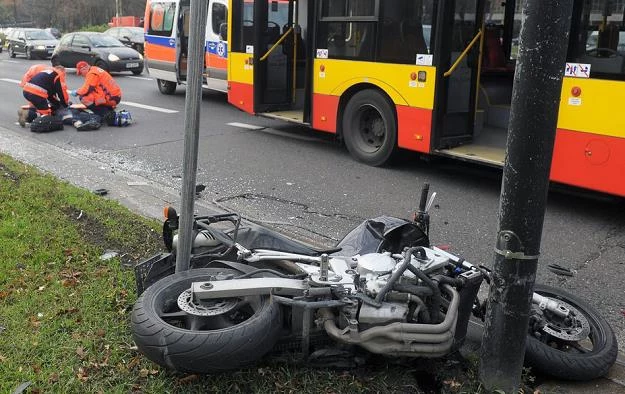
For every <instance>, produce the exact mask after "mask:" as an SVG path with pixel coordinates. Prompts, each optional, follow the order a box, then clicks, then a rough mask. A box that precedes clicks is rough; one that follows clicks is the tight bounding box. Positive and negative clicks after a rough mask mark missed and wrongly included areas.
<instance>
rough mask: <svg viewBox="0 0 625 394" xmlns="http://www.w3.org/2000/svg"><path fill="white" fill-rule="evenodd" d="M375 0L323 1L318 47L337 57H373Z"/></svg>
mask: <svg viewBox="0 0 625 394" xmlns="http://www.w3.org/2000/svg"><path fill="white" fill-rule="evenodd" d="M375 3H376V2H375V0H342V1H330V0H323V1H322V3H321V15H320V20H319V29H318V31H317V46H318V47H319V48H323V47H324V45H325V47H326V48H327V49H328V57H330V58H334V59H356V60H369V61H371V60H373V59H374V56H373V54H374V49H375V48H374V46H375V37H374V36H375V23H376V22H377V19H378V18H377V12H376V9H375Z"/></svg>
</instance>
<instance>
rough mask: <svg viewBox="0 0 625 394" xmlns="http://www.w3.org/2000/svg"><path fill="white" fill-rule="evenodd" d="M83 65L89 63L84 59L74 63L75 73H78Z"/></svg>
mask: <svg viewBox="0 0 625 394" xmlns="http://www.w3.org/2000/svg"><path fill="white" fill-rule="evenodd" d="M85 67H89V63H87V62H86V61H84V60H81V61H79V62H78V63H76V74H78V75H80V70H81V69H83V68H85Z"/></svg>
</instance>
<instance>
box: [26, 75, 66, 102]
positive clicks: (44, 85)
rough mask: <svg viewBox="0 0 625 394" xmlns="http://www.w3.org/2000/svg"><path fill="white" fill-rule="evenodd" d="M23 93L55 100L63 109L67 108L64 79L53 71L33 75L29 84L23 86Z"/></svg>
mask: <svg viewBox="0 0 625 394" xmlns="http://www.w3.org/2000/svg"><path fill="white" fill-rule="evenodd" d="M24 91H25V92H29V93H32V94H35V95H37V96H39V97H43V98H46V99H48V100H57V101H59V103H60V104H61V105H62V106H64V107H67V103H68V101H69V100H68V97H67V86H66V85H65V79H64V78H63V77H62V76H61V75H59V74H58V73H57V72H56V70H54V69H50V70H44V71H41V72H39V73H37V74H35V75H34V76H33V77H32V78H31V79H30V82H27V83H26V84H25V85H24Z"/></svg>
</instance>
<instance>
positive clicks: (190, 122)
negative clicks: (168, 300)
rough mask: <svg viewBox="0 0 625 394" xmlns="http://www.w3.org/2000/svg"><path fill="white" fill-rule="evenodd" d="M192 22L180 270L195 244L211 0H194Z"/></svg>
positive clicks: (190, 27)
mask: <svg viewBox="0 0 625 394" xmlns="http://www.w3.org/2000/svg"><path fill="white" fill-rule="evenodd" d="M189 11H190V13H191V15H190V17H191V20H190V22H189V50H188V54H189V61H188V66H187V94H186V97H185V106H184V112H185V118H184V159H183V163H182V166H183V173H182V202H181V205H182V209H181V212H180V231H179V239H178V252H177V254H176V272H180V271H186V270H187V269H189V262H190V260H191V247H192V245H193V214H194V210H193V205H194V203H195V200H194V199H195V180H196V176H197V154H198V142H199V139H200V104H201V103H202V73H203V72H204V46H205V45H206V40H205V37H206V18H207V16H208V0H191V8H190V10H189Z"/></svg>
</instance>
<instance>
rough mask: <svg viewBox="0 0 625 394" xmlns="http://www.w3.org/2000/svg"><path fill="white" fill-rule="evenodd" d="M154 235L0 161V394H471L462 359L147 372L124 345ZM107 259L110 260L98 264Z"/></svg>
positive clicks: (143, 225) (119, 210)
mask: <svg viewBox="0 0 625 394" xmlns="http://www.w3.org/2000/svg"><path fill="white" fill-rule="evenodd" d="M160 225H161V224H160V223H158V222H157V221H152V220H148V219H145V218H143V217H140V216H137V215H135V214H133V213H132V212H130V211H128V210H127V209H125V208H124V207H122V206H120V205H119V204H118V203H116V202H113V201H110V200H107V199H105V198H102V197H98V196H96V195H94V194H92V193H89V192H88V191H85V190H82V189H78V188H76V187H73V186H71V185H69V184H67V183H63V182H60V181H58V180H56V179H55V178H54V177H51V176H48V175H44V174H41V173H40V172H39V171H37V170H36V169H33V168H32V167H29V166H26V165H24V164H21V163H19V162H16V161H13V160H12V159H10V158H8V157H7V156H3V155H0V377H1V378H0V393H10V392H13V390H15V389H16V388H17V387H18V386H19V385H20V384H22V383H27V382H29V383H30V386H29V388H28V392H31V393H42V392H54V393H57V392H58V393H132V392H141V393H165V392H176V393H206V392H224V393H237V392H240V393H246V392H265V393H275V392H280V393H347V392H349V393H358V392H367V393H371V392H373V393H375V392H380V393H392V392H396V393H404V392H410V393H415V392H420V391H419V388H418V385H417V383H418V381H420V382H419V384H422V383H423V382H422V380H423V377H424V376H426V378H427V379H430V378H431V379H432V381H433V382H435V383H436V384H438V385H439V386H438V388H437V389H436V391H437V392H453V393H461V392H464V393H475V392H481V390H480V388H479V384H476V383H475V382H476V380H477V379H476V378H475V361H471V360H469V361H468V362H452V361H449V360H426V361H422V362H420V363H419V362H417V361H410V362H404V363H402V364H390V363H388V362H385V361H382V360H378V362H374V363H369V364H368V365H366V366H361V367H358V368H353V369H347V370H338V369H333V368H326V369H319V368H317V369H313V368H310V367H306V366H303V365H298V364H296V363H292V362H289V361H288V360H286V361H285V360H282V361H281V360H275V359H274V360H273V361H264V362H262V363H260V364H259V365H258V366H255V367H253V368H248V369H243V370H239V371H232V372H229V373H223V374H219V375H211V376H196V375H184V374H177V373H173V372H170V371H167V370H165V369H164V368H161V367H159V366H157V365H155V364H153V363H151V362H150V361H149V360H147V359H146V358H145V357H143V356H142V355H141V354H140V353H139V352H138V351H137V350H136V347H135V346H134V344H133V342H132V336H131V332H130V329H129V327H130V325H129V315H130V310H131V308H132V305H133V303H134V301H135V300H136V294H135V284H134V276H133V271H132V270H131V269H130V268H128V267H130V266H132V265H133V264H134V263H136V262H138V261H141V260H142V259H144V258H147V257H149V256H151V255H153V254H154V253H156V252H159V251H161V241H160V230H159V229H160ZM107 249H112V250H117V251H119V252H120V257H117V258H114V259H111V260H108V261H102V260H100V256H101V255H102V254H103V252H104V251H105V250H107ZM373 359H374V360H375V357H373ZM432 371H434V372H432ZM424 374H425V375H424Z"/></svg>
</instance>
